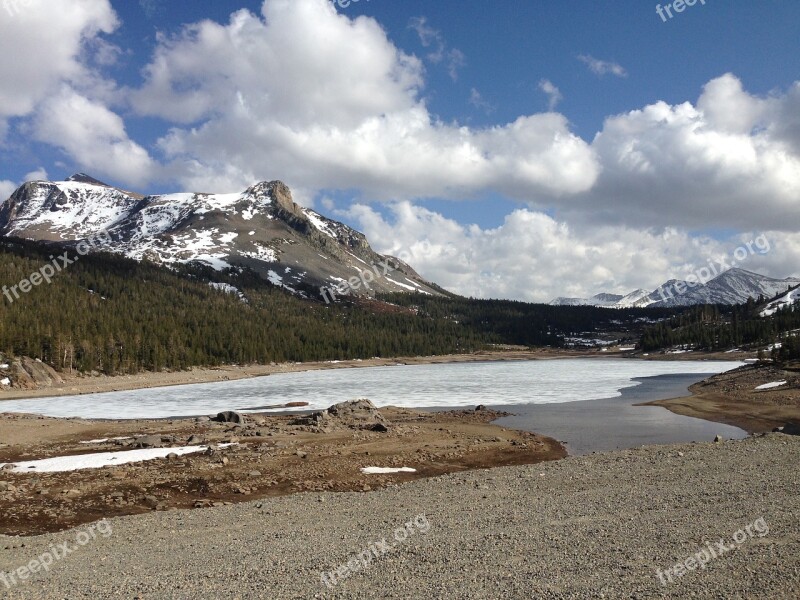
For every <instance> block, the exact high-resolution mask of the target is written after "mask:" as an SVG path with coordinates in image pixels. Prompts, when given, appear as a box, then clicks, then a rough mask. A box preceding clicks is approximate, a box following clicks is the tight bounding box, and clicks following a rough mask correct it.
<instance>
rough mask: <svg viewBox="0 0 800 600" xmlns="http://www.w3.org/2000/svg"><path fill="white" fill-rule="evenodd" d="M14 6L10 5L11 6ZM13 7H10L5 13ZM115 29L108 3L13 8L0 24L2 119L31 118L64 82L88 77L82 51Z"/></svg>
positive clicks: (86, 0)
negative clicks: (92, 41) (87, 44)
mask: <svg viewBox="0 0 800 600" xmlns="http://www.w3.org/2000/svg"><path fill="white" fill-rule="evenodd" d="M12 4H13V3H12ZM11 6H12V5H11V4H9V7H11ZM117 25H118V21H117V17H116V14H115V13H114V11H113V9H112V8H111V4H110V2H109V1H108V0H70V1H69V2H48V1H46V0H32V1H28V2H27V3H21V2H18V3H17V8H16V12H14V14H13V16H12V15H10V14H5V11H4V14H3V15H2V18H0V50H2V54H3V56H4V57H5V58H4V60H2V61H0V82H2V85H0V118H8V117H19V116H25V115H28V114H30V113H31V112H32V111H33V110H34V107H35V106H36V104H37V103H38V102H40V101H41V100H42V99H44V98H46V97H47V96H48V95H49V94H50V93H52V92H53V91H54V90H57V89H58V88H59V87H60V85H61V83H62V82H63V81H65V80H73V81H80V80H82V79H84V78H85V77H86V76H87V72H86V67H85V65H84V64H83V58H85V57H83V56H82V51H83V49H84V47H85V45H86V43H87V42H88V41H89V40H91V39H93V38H96V37H97V35H98V34H100V33H111V32H112V31H114V29H116V27H117Z"/></svg>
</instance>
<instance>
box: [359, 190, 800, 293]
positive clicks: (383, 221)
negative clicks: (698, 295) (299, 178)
mask: <svg viewBox="0 0 800 600" xmlns="http://www.w3.org/2000/svg"><path fill="white" fill-rule="evenodd" d="M390 208H391V216H390V218H388V219H387V218H384V217H382V216H381V215H380V214H379V213H378V212H376V211H375V210H374V209H373V208H371V207H369V206H366V205H356V206H353V207H352V208H351V209H350V210H349V211H347V214H348V216H350V217H351V218H352V219H354V220H356V221H357V222H358V224H359V227H360V228H361V229H362V230H363V231H364V232H365V233H366V234H367V237H368V238H369V239H370V240H372V242H373V245H374V246H375V248H376V249H377V250H378V251H379V252H383V253H388V254H394V255H397V254H399V253H401V252H408V253H409V254H410V255H411V258H410V260H409V262H410V264H411V266H413V267H414V268H415V269H417V270H418V271H419V273H420V274H421V275H423V276H424V277H427V278H428V279H430V280H432V281H435V282H437V283H439V284H440V285H442V286H444V287H445V288H447V289H449V290H451V291H454V292H457V293H459V294H462V295H465V296H475V297H483V298H489V297H492V298H513V299H519V300H527V301H536V302H549V301H550V300H552V299H553V298H555V297H557V296H571V297H588V296H591V295H593V294H596V293H599V292H612V293H620V294H627V293H629V292H631V291H633V290H635V289H637V288H644V289H648V290H653V289H655V288H656V287H657V286H658V285H660V284H662V283H664V281H666V280H667V279H669V278H671V277H676V278H680V277H685V276H686V275H688V274H689V273H692V272H694V271H695V270H696V269H697V268H698V267H700V266H703V265H706V264H707V263H708V261H709V260H712V261H713V260H715V259H717V258H720V257H723V256H731V255H732V253H733V251H734V250H735V249H736V248H737V247H739V246H740V245H741V244H742V243H743V242H746V241H751V240H754V239H755V237H757V235H759V234H756V233H753V232H749V233H743V234H740V235H737V236H734V237H732V238H730V239H727V240H722V241H718V240H714V239H711V238H707V237H697V236H691V235H689V234H687V233H686V232H682V231H679V230H677V229H674V228H668V229H664V230H662V231H659V232H657V231H642V230H635V229H630V228H626V227H620V226H606V227H597V228H586V229H579V228H575V227H572V226H570V225H568V224H566V223H564V222H559V221H557V220H555V219H553V218H551V217H549V216H547V215H545V214H543V213H539V212H534V211H531V210H528V209H519V210H516V211H514V212H512V213H511V214H510V215H508V216H506V218H505V220H504V222H503V224H502V225H500V226H499V227H497V228H494V229H483V228H481V227H479V226H477V225H471V226H465V225H461V224H459V223H457V222H455V221H453V220H451V219H447V218H445V217H443V216H442V215H440V214H438V213H435V212H432V211H429V210H427V209H425V208H422V207H419V206H416V205H413V204H411V203H409V202H400V203H396V204H392V205H391V206H390ZM766 235H767V237H768V239H769V240H770V242H771V250H770V252H769V253H768V254H766V255H761V254H759V253H756V254H753V255H751V256H750V257H749V258H748V259H747V260H746V261H745V262H744V263H743V264H742V265H741V266H742V267H743V268H747V269H750V270H754V271H759V272H762V273H765V274H772V275H774V276H776V277H785V276H787V275H789V274H791V273H797V272H798V270H797V264H798V260H799V259H800V240H798V239H797V236H789V235H785V234H780V233H775V232H770V233H768V234H766Z"/></svg>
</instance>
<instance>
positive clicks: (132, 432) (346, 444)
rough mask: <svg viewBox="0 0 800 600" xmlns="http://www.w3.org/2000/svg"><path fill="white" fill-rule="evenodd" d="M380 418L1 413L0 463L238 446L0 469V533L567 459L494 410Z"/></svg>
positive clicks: (395, 413) (397, 412)
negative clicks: (52, 469)
mask: <svg viewBox="0 0 800 600" xmlns="http://www.w3.org/2000/svg"><path fill="white" fill-rule="evenodd" d="M380 414H381V415H382V416H383V418H385V420H386V421H387V422H388V431H387V432H383V433H381V432H377V431H372V430H370V429H369V428H368V427H367V426H366V425H365V424H364V423H361V422H355V421H352V420H350V421H348V420H347V419H346V418H344V417H342V418H339V417H335V418H329V419H326V421H325V423H324V424H322V425H320V424H318V423H315V422H314V421H313V420H312V419H309V418H307V415H305V416H298V415H294V416H292V415H279V416H277V415H250V416H248V422H247V423H246V424H245V426H244V427H235V426H232V425H231V424H223V423H216V422H211V421H208V420H204V419H181V420H162V421H157V420H136V421H113V422H104V421H88V420H78V419H51V418H45V417H38V416H31V415H10V414H0V440H3V442H2V444H0V463H3V462H11V461H20V460H35V459H40V458H49V457H54V456H65V455H73V454H83V453H88V452H108V451H119V450H126V449H129V447H125V446H124V445H125V444H130V442H129V441H123V440H117V441H114V440H111V441H108V442H102V443H98V444H94V445H86V444H81V443H80V442H81V441H88V440H94V439H100V438H115V437H122V436H138V435H143V434H156V435H160V436H164V437H165V438H169V439H170V440H171V441H170V443H167V444H165V445H166V446H183V445H187V440H188V438H189V436H191V435H196V436H199V437H200V438H202V440H203V441H204V445H209V446H211V447H214V445H215V444H218V443H222V442H238V445H236V446H231V447H229V448H226V449H219V448H215V451H214V453H213V454H210V455H209V454H206V453H196V454H191V455H186V456H181V457H179V458H174V459H157V460H152V461H147V462H141V463H135V464H130V465H120V466H115V467H104V468H102V469H99V470H98V469H87V470H82V471H75V472H70V473H29V474H25V473H12V472H11V471H9V470H0V480H3V481H4V482H5V483H6V485H5V486H4V487H5V488H6V491H0V534H8V535H34V534H41V533H45V532H52V531H60V530H64V529H67V528H71V527H75V526H77V525H80V524H83V523H87V522H91V521H95V520H98V519H101V518H103V517H111V516H119V515H129V514H139V513H144V512H149V511H153V510H170V509H174V508H203V507H205V506H219V505H221V504H227V503H234V502H237V501H243V500H253V499H257V498H259V497H267V496H281V495H287V494H293V493H297V492H314V491H368V490H370V489H376V488H381V487H385V486H389V485H394V484H397V483H401V482H405V481H410V480H414V479H419V478H424V477H431V476H435V475H442V474H445V473H450V472H457V471H464V470H467V469H476V468H488V467H496V466H507V465H521V464H532V463H537V462H542V461H548V460H556V459H560V458H563V457H564V456H566V451H565V449H564V448H563V447H562V446H561V445H560V444H559V443H558V442H556V441H555V440H553V439H550V438H546V437H543V436H539V435H535V434H531V433H525V432H518V431H512V430H506V429H502V428H500V427H498V426H495V425H491V424H490V422H491V421H492V420H494V419H496V418H498V417H500V416H503V414H504V413H497V412H494V411H488V410H480V411H478V410H475V411H451V412H441V413H422V412H417V411H412V410H406V409H398V408H391V407H390V408H382V409H381V411H380ZM171 436H174V438H173V437H171ZM172 440H174V441H172ZM366 466H379V467H412V468H415V469H417V472H416V473H401V474H393V475H364V474H362V473H361V471H360V468H361V467H366ZM8 484H11V487H9V486H8Z"/></svg>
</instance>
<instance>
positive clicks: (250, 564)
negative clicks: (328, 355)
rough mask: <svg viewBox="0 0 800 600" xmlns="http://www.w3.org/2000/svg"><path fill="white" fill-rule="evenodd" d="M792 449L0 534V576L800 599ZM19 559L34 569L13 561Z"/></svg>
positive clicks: (604, 458) (610, 460)
mask: <svg viewBox="0 0 800 600" xmlns="http://www.w3.org/2000/svg"><path fill="white" fill-rule="evenodd" d="M798 459H800V437H792V436H787V435H784V434H768V435H767V436H764V437H753V438H749V439H746V440H742V441H728V442H723V443H717V444H713V443H711V444H686V445H680V446H660V447H647V448H642V449H637V450H629V451H620V452H612V453H607V454H597V455H591V456H583V457H568V458H565V459H564V460H560V461H554V462H547V463H541V464H537V465H530V466H515V467H506V468H498V469H492V470H477V471H469V472H461V473H454V474H450V475H445V476H441V477H436V478H430V479H425V480H420V481H414V482H409V483H405V484H402V485H396V486H395V485H392V486H389V487H387V488H385V489H381V490H377V491H372V492H369V493H340V494H336V493H331V492H310V493H304V494H296V495H292V496H282V497H275V498H266V499H262V500H259V501H257V502H245V503H240V504H237V505H234V506H222V507H218V508H209V509H204V510H170V511H166V512H151V513H149V514H146V515H140V516H129V517H122V518H116V519H111V520H109V521H108V522H102V523H101V524H100V525H97V526H95V529H89V528H88V526H87V525H83V526H81V527H79V528H78V529H75V530H71V531H64V532H61V533H58V534H48V535H45V536H41V537H35V538H24V539H21V538H13V537H12V538H8V537H6V538H4V537H2V536H0V589H2V590H3V591H5V592H6V593H7V597H9V598H14V599H44V598H47V599H50V598H70V599H80V598H87V599H92V600H94V599H97V598H129V599H133V598H139V599H148V600H149V599H168V598H169V599H187V600H188V599H196V598H219V599H234V598H237V599H240V600H249V599H256V598H259V599H260V598H271V599H279V600H280V599H286V598H347V599H361V598H365V599H366V598H369V599H372V598H375V599H378V598H380V599H383V598H403V599H406V598H415V599H416V598H420V599H428V598H442V599H465V600H466V599H469V600H473V599H492V600H494V599H497V598H503V599H520V600H522V599H525V600H528V599H530V598H569V599H573V598H574V599H581V600H582V599H585V598H607V599H623V598H624V599H630V598H638V599H644V598H719V599H726V600H734V599H754V598H755V599H760V598H764V599H767V598H769V599H782V598H786V599H796V598H798V597H800V482H798V478H797V477H796V472H797V464H798ZM64 544H66V546H64ZM719 544H722V548H720V546H719ZM708 548H711V550H714V555H713V556H712V555H711V552H710V551H709V550H708ZM65 550H70V552H69V554H68V555H66V556H62V555H63V553H64V551H65ZM53 554H55V555H56V556H53ZM37 557H40V558H41V559H42V560H41V561H40V562H39V563H38V564H44V563H47V570H44V569H43V568H41V567H37V563H33V564H31V563H30V561H31V560H37V561H39V558H37ZM48 557H49V558H48ZM701 563H702V564H703V567H700V564H701ZM29 564H30V565H31V567H32V568H34V569H36V571H37V572H36V573H34V574H32V575H31V574H30V573H28V572H27V571H26V570H21V568H22V567H23V566H25V565H29ZM25 569H27V567H25ZM14 574H15V575H14ZM20 575H25V579H24V580H20V579H19V576H20ZM12 576H13V577H15V578H16V579H14V580H12V579H10V577H12ZM2 577H5V578H6V580H7V581H8V586H7V589H4V588H5V584H4V583H3V580H2Z"/></svg>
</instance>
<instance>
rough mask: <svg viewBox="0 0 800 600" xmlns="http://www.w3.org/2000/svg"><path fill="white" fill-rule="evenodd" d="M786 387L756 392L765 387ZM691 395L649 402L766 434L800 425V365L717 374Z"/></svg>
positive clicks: (750, 367) (755, 367)
mask: <svg viewBox="0 0 800 600" xmlns="http://www.w3.org/2000/svg"><path fill="white" fill-rule="evenodd" d="M777 381H786V385H783V386H780V387H776V388H771V389H765V390H757V389H756V388H757V387H758V386H760V385H762V384H767V383H772V382H777ZM689 390H690V391H691V392H692V394H693V395H692V396H690V397H687V398H675V399H671V400H656V401H654V402H648V403H646V404H650V405H653V406H663V407H664V408H667V409H669V410H671V411H673V412H675V413H678V414H680V415H685V416H689V417H697V418H700V419H707V420H709V421H716V422H718V423H726V424H727V425H734V426H736V427H740V428H742V429H744V430H745V431H747V432H749V433H764V432H769V431H772V430H773V429H774V428H776V427H782V426H784V425H786V424H787V423H793V424H795V425H798V426H800V365H797V364H790V365H774V364H772V363H770V362H768V363H761V364H753V365H747V366H745V367H741V368H739V369H735V370H733V371H728V372H726V373H720V374H719V375H714V376H713V377H710V378H708V379H706V380H704V381H701V382H699V383H696V384H694V385H693V386H691V387H690V388H689Z"/></svg>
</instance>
